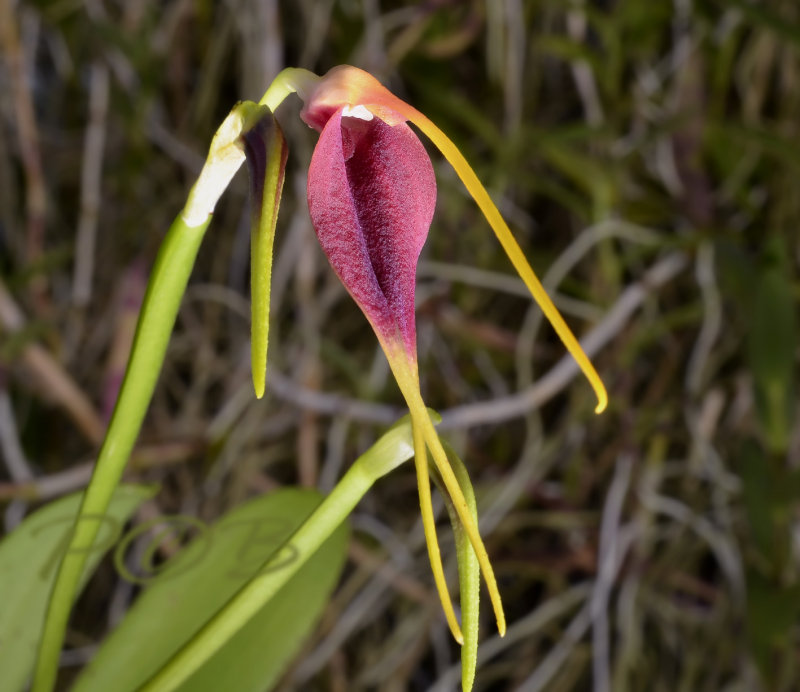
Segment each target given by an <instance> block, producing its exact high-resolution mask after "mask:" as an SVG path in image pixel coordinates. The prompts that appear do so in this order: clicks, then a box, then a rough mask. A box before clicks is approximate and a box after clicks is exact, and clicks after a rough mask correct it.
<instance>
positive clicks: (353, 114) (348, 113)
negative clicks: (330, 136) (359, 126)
mask: <svg viewBox="0 0 800 692" xmlns="http://www.w3.org/2000/svg"><path fill="white" fill-rule="evenodd" d="M342 117H343V118H358V119H359V120H372V118H373V117H375V116H373V115H372V113H370V112H369V110H368V109H367V107H366V106H362V105H358V106H355V107H354V108H350V106H345V107H344V108H342Z"/></svg>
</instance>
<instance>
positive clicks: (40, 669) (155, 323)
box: [32, 215, 211, 692]
mask: <svg viewBox="0 0 800 692" xmlns="http://www.w3.org/2000/svg"><path fill="white" fill-rule="evenodd" d="M210 220H211V217H210V216H208V217H207V218H206V220H205V221H204V222H202V223H200V225H197V226H194V227H190V226H188V225H187V223H186V221H184V219H183V216H182V215H179V216H178V218H177V219H175V221H174V223H173V224H172V227H171V228H170V229H169V232H168V234H167V237H166V239H165V240H164V243H163V244H162V246H161V249H160V251H159V253H158V258H157V259H156V264H155V267H154V269H153V273H152V275H151V277H150V282H149V284H148V287H147V293H146V294H145V297H144V303H143V305H142V311H141V315H140V317H139V323H138V326H137V329H136V336H135V338H134V343H133V349H132V351H131V358H130V361H129V363H128V368H127V370H126V372H125V379H124V380H123V383H122V388H121V389H120V393H119V399H118V400H117V405H116V408H115V409H114V414H113V416H112V418H111V422H110V423H109V427H108V432H107V433H106V437H105V441H104V442H103V446H102V447H101V449H100V454H99V456H98V459H97V465H96V467H95V471H94V474H93V475H92V479H91V481H90V483H89V486H88V487H87V488H86V493H85V494H84V496H83V501H82V503H81V508H80V513H79V515H78V519H76V523H75V526H74V528H73V533H72V539H71V540H70V543H69V547H68V549H67V551H66V553H65V554H64V557H63V558H62V560H61V564H60V566H59V569H58V574H57V575H56V580H55V583H54V585H53V591H52V592H51V594H50V602H49V604H48V608H47V613H46V617H45V622H44V629H43V631H42V638H41V640H40V642H39V655H38V658H37V662H36V670H35V673H34V679H33V687H32V690H33V692H49V691H50V690H52V689H53V688H54V686H55V681H56V676H57V674H58V660H59V656H60V654H61V647H62V644H63V641H64V632H65V631H66V627H67V621H68V619H69V613H70V609H71V607H72V602H73V600H74V598H75V595H76V591H77V587H78V582H79V580H80V577H81V574H82V573H83V570H84V567H85V565H86V559H87V557H88V554H89V553H90V552H91V551H92V550H93V548H92V546H93V544H94V540H95V537H96V536H97V532H98V530H99V528H100V522H98V521H96V520H92V521H81V519H82V518H94V519H96V518H97V517H98V516H102V515H104V514H105V512H106V510H107V509H108V505H109V502H110V500H111V495H112V494H113V492H114V489H115V488H116V487H117V485H118V484H119V481H120V477H121V476H122V472H123V470H124V468H125V464H126V462H127V461H128V457H129V456H130V453H131V449H132V448H133V445H134V443H135V441H136V437H137V436H138V434H139V429H140V427H141V424H142V420H143V419H144V415H145V413H146V411H147V407H148V405H149V403H150V398H151V396H152V394H153V389H154V388H155V384H156V380H157V379H158V374H159V372H160V370H161V364H162V363H163V361H164V355H165V353H166V350H167V344H168V342H169V338H170V334H171V333H172V328H173V326H174V324H175V318H176V316H177V314H178V307H179V306H180V302H181V298H182V297H183V294H184V291H185V290H186V283H187V281H188V280H189V274H190V273H191V270H192V267H193V266H194V260H195V257H196V256H197V251H198V249H199V247H200V241H201V240H202V239H203V235H204V233H205V231H206V228H208V224H209V222H210Z"/></svg>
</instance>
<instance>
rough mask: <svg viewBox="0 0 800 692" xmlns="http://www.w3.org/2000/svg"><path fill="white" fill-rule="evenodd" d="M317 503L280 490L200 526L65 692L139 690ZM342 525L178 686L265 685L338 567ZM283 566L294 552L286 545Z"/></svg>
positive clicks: (240, 688) (344, 534) (293, 648)
mask: <svg viewBox="0 0 800 692" xmlns="http://www.w3.org/2000/svg"><path fill="white" fill-rule="evenodd" d="M320 501H321V496H320V495H319V494H318V493H316V492H314V491H311V490H301V489H285V490H281V491H278V492H275V493H273V494H271V495H266V496H263V497H260V498H258V499H256V500H253V501H251V502H248V503H246V504H244V505H241V506H239V507H237V508H236V509H234V510H232V511H231V512H229V513H228V514H227V515H225V517H223V518H222V519H221V520H219V521H218V522H217V523H216V524H214V525H213V526H211V527H209V528H208V529H206V530H205V531H202V532H201V533H200V534H199V535H198V536H196V537H195V539H194V540H193V541H192V542H191V544H190V545H189V546H188V547H187V548H186V549H185V550H183V551H182V552H181V553H180V554H179V555H177V556H176V557H175V558H173V559H174V563H171V564H169V565H168V566H167V567H166V568H165V569H164V570H163V571H162V572H161V574H160V575H159V576H158V578H157V579H155V580H154V581H153V583H152V585H150V586H149V587H148V588H147V590H146V591H145V592H144V593H143V594H142V596H141V597H140V598H139V600H138V601H137V602H136V603H135V604H134V606H133V608H132V609H131V610H130V612H129V613H128V614H127V616H126V617H125V619H124V620H123V622H122V623H121V624H120V626H119V627H118V628H117V629H116V630H115V631H114V632H113V633H112V634H111V635H110V636H109V637H108V639H106V641H105V642H104V644H103V646H102V647H101V649H100V651H99V653H98V654H97V656H96V657H95V659H94V660H93V661H92V662H91V663H90V664H89V666H88V667H87V668H86V670H85V671H84V672H83V674H82V675H81V677H80V679H79V680H78V682H77V684H76V685H75V687H74V688H73V692H95V691H96V692H106V691H107V690H114V692H126V691H128V690H135V689H137V688H138V687H139V686H140V685H141V684H142V683H144V682H145V681H146V680H147V679H148V678H149V677H150V676H151V675H152V674H153V673H155V672H156V671H157V670H159V669H160V668H161V667H162V666H163V665H164V663H166V662H167V661H168V660H169V659H170V658H171V657H172V655H173V654H174V653H175V652H176V651H178V650H179V649H180V647H181V646H182V645H183V644H184V643H185V642H186V641H187V640H188V639H189V638H190V637H191V636H192V635H193V634H194V633H195V632H196V631H197V630H198V629H199V628H200V627H201V626H202V625H203V624H204V623H205V622H206V621H207V620H208V619H209V618H210V617H211V616H212V615H213V614H214V613H215V612H216V611H217V610H218V609H219V608H221V607H222V606H223V605H224V604H225V603H226V601H227V600H228V599H229V598H230V597H231V596H232V595H233V594H234V593H236V592H237V590H238V589H239V588H240V587H241V586H242V585H243V584H244V583H245V582H247V581H248V580H249V579H250V578H251V577H252V576H253V574H254V571H255V570H257V569H258V568H259V566H260V565H261V564H262V563H263V561H264V559H265V558H266V557H267V556H268V555H270V554H271V553H273V552H274V551H275V549H276V548H278V547H279V546H281V545H282V544H283V542H284V541H285V539H286V538H287V537H289V535H290V534H291V533H292V532H293V531H294V530H295V529H296V528H297V527H298V526H299V525H300V524H301V523H302V522H303V521H304V520H305V519H306V517H308V515H309V514H310V513H311V512H312V511H313V510H314V509H315V508H316V507H317V505H318V504H319V503H320ZM347 539H348V529H347V526H346V524H343V525H342V526H340V527H339V528H338V529H336V531H335V532H334V534H333V535H332V536H331V537H330V538H329V539H328V540H327V541H326V542H325V543H324V544H323V545H322V547H321V548H320V549H319V551H318V552H317V553H315V554H314V555H313V556H312V557H311V558H310V559H309V561H308V562H307V563H306V564H305V565H304V566H303V567H302V568H301V569H300V570H299V571H298V572H297V574H296V575H295V576H294V577H293V578H292V579H291V580H290V581H289V582H288V583H287V584H286V586H284V587H283V588H282V589H281V590H280V591H279V592H278V593H277V594H276V595H275V597H274V598H273V599H271V600H270V601H269V602H267V603H266V604H265V605H264V606H263V607H262V608H261V609H260V610H259V612H258V613H257V614H256V615H255V616H254V617H253V618H252V619H251V620H250V621H249V622H248V623H247V624H246V625H244V626H243V627H242V628H241V629H240V630H238V631H237V632H236V634H234V635H233V636H232V637H231V639H229V640H228V642H227V643H226V644H225V645H224V646H223V647H222V648H221V649H220V650H219V651H218V652H217V653H216V654H215V655H214V656H213V657H212V658H211V659H209V660H208V661H206V663H205V664H204V665H203V666H202V667H201V668H199V669H198V670H197V671H196V672H195V673H194V674H193V675H192V676H191V677H190V678H189V679H188V680H187V681H186V682H185V683H184V684H183V685H182V686H181V687H180V688H179V689H181V690H184V691H185V692H189V691H190V690H191V692H202V691H204V690H208V691H209V692H211V691H214V692H216V691H218V690H236V691H237V692H247V691H248V690H253V692H256V691H260V690H265V689H268V688H269V687H270V686H271V685H272V684H274V682H275V680H276V679H277V677H278V676H279V675H280V674H281V673H282V671H283V670H284V669H285V667H286V665H287V664H288V663H289V662H290V661H291V659H292V657H293V656H294V655H295V654H296V652H297V650H298V648H299V647H300V645H301V644H302V642H303V640H304V638H305V637H306V636H307V635H308V633H309V632H310V630H311V628H312V627H313V625H314V623H315V622H316V620H317V618H318V617H319V615H320V613H321V612H322V609H323V608H324V606H325V603H326V602H327V599H328V596H329V595H330V593H331V591H332V590H333V588H334V586H335V584H336V582H337V580H338V577H339V573H340V571H341V568H342V565H343V562H344V557H345V550H346V546H347ZM287 545H288V546H289V550H287V551H286V552H287V557H286V561H285V562H283V561H282V562H280V563H279V564H278V566H277V569H280V567H281V565H288V564H290V562H291V561H292V559H293V554H292V552H291V545H292V544H291V542H290V543H289V544H287Z"/></svg>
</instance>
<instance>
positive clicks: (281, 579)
mask: <svg viewBox="0 0 800 692" xmlns="http://www.w3.org/2000/svg"><path fill="white" fill-rule="evenodd" d="M434 415H436V414H434ZM413 454H414V448H413V442H412V434H411V425H410V420H409V417H408V416H406V418H405V419H403V420H401V421H399V422H398V424H396V425H395V426H394V427H393V428H392V429H391V430H389V431H388V432H387V433H386V434H385V435H383V437H381V438H380V439H379V440H378V441H377V442H376V443H375V444H374V445H373V446H372V447H371V448H370V449H369V450H368V451H367V452H365V453H364V454H363V455H361V456H360V457H359V458H358V459H357V460H356V462H355V463H354V464H353V465H352V466H351V467H350V470H349V471H348V472H347V473H346V474H345V475H344V477H343V478H342V479H341V480H340V481H339V483H338V484H337V485H336V487H335V488H334V489H333V490H332V491H331V493H330V495H328V496H327V497H326V498H325V499H324V500H323V501H322V503H321V504H320V505H319V507H317V509H316V510H314V512H313V513H312V514H311V516H310V517H309V518H308V519H306V521H305V522H304V523H303V524H302V525H301V526H300V528H299V529H297V531H296V532H295V533H294V534H293V535H292V536H291V537H290V538H289V539H288V540H287V541H286V543H284V545H283V546H282V547H281V548H280V549H278V550H276V551H275V552H274V553H273V554H272V555H271V556H270V557H269V558H268V559H267V560H266V561H265V562H264V564H263V565H262V566H261V568H260V569H259V570H258V572H257V573H256V575H255V576H254V577H253V578H252V579H251V580H250V581H249V582H248V583H247V584H245V585H244V586H243V587H242V588H241V589H240V590H239V591H238V593H236V594H235V595H234V596H233V597H232V598H231V599H230V600H229V601H228V602H227V604H225V606H223V607H222V609H220V610H219V611H218V612H217V614H216V615H215V616H214V617H213V618H212V619H211V620H209V621H208V622H207V623H206V624H205V625H204V626H203V628H202V629H200V630H199V631H198V632H197V634H195V635H194V637H193V638H192V639H190V640H189V641H188V642H187V643H186V644H185V645H184V646H183V648H182V649H181V650H180V651H178V652H177V653H176V654H175V655H174V656H173V657H172V658H171V659H170V660H169V661H168V662H167V663H166V664H165V666H164V667H163V668H162V669H161V670H160V671H159V672H157V673H156V674H155V675H154V676H153V677H151V678H150V680H148V681H147V682H146V683H145V684H144V685H143V686H142V687H141V688H140V689H139V692H169V691H170V690H174V689H176V688H178V687H179V686H180V685H181V684H182V683H184V682H185V681H186V680H188V679H189V677H190V676H191V675H192V674H193V673H194V672H195V671H197V670H198V669H199V668H200V666H202V665H203V663H205V662H206V661H207V660H208V659H209V658H211V657H212V656H213V655H214V653H215V652H217V651H218V650H219V649H220V648H221V647H222V646H223V645H224V644H225V643H226V642H227V641H228V640H229V639H230V638H231V637H232V636H233V635H234V634H235V633H236V632H237V631H238V630H239V629H241V628H242V627H243V626H244V625H245V624H246V623H247V621H248V620H249V619H250V618H251V617H253V616H254V615H255V614H256V613H258V611H259V610H260V609H261V608H262V607H263V606H264V605H265V604H266V603H267V602H268V601H269V600H270V599H271V598H272V597H273V596H275V594H276V593H277V592H278V590H279V589H280V588H281V587H282V586H283V585H284V584H286V583H287V582H288V581H289V580H290V579H291V578H292V577H293V576H294V574H295V573H296V572H297V571H298V570H299V569H300V568H301V567H302V566H303V564H304V563H305V562H306V560H308V559H309V558H310V557H311V556H312V555H313V554H314V552H315V551H316V550H317V549H318V548H319V547H320V546H321V545H322V544H323V543H324V542H325V540H327V539H328V538H329V537H330V535H331V534H332V533H333V532H334V531H335V530H336V527H337V526H339V525H340V524H341V523H342V522H343V521H344V520H345V519H346V518H347V516H348V515H349V514H350V512H352V511H353V509H354V508H355V506H356V505H357V504H358V502H359V500H361V498H362V497H363V496H364V495H365V494H366V492H367V491H368V490H369V489H370V487H372V484H373V483H374V482H375V481H376V480H377V479H378V478H380V477H381V476H383V475H385V474H387V473H389V471H391V470H392V469H394V468H395V467H397V466H398V465H399V464H401V463H402V462H404V461H406V460H407V459H410V458H411V457H412V456H413ZM287 551H289V554H290V555H291V556H292V557H293V559H292V561H291V562H289V564H288V565H287V564H285V563H286V562H287V559H286V558H287ZM273 567H274V569H273Z"/></svg>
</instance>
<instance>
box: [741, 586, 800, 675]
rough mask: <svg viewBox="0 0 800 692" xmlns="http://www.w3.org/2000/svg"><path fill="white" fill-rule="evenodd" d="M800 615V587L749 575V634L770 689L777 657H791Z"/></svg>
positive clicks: (751, 644) (777, 670)
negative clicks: (793, 638)
mask: <svg viewBox="0 0 800 692" xmlns="http://www.w3.org/2000/svg"><path fill="white" fill-rule="evenodd" d="M798 615H800V586H791V587H782V586H781V585H779V584H776V583H775V582H774V581H772V580H768V579H765V578H764V577H762V576H761V575H760V574H758V573H757V572H754V571H750V572H748V574H747V634H748V640H749V643H750V650H751V652H752V654H753V657H754V658H755V661H756V664H757V665H758V667H759V669H760V671H761V674H762V675H763V676H764V679H765V680H766V681H767V683H768V684H767V689H778V688H777V687H774V686H773V685H771V684H769V683H774V682H775V680H776V676H778V675H779V671H780V668H781V667H780V666H776V660H778V659H779V658H781V657H784V656H790V655H792V654H791V648H792V632H793V630H794V629H795V627H796V625H797V617H798Z"/></svg>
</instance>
